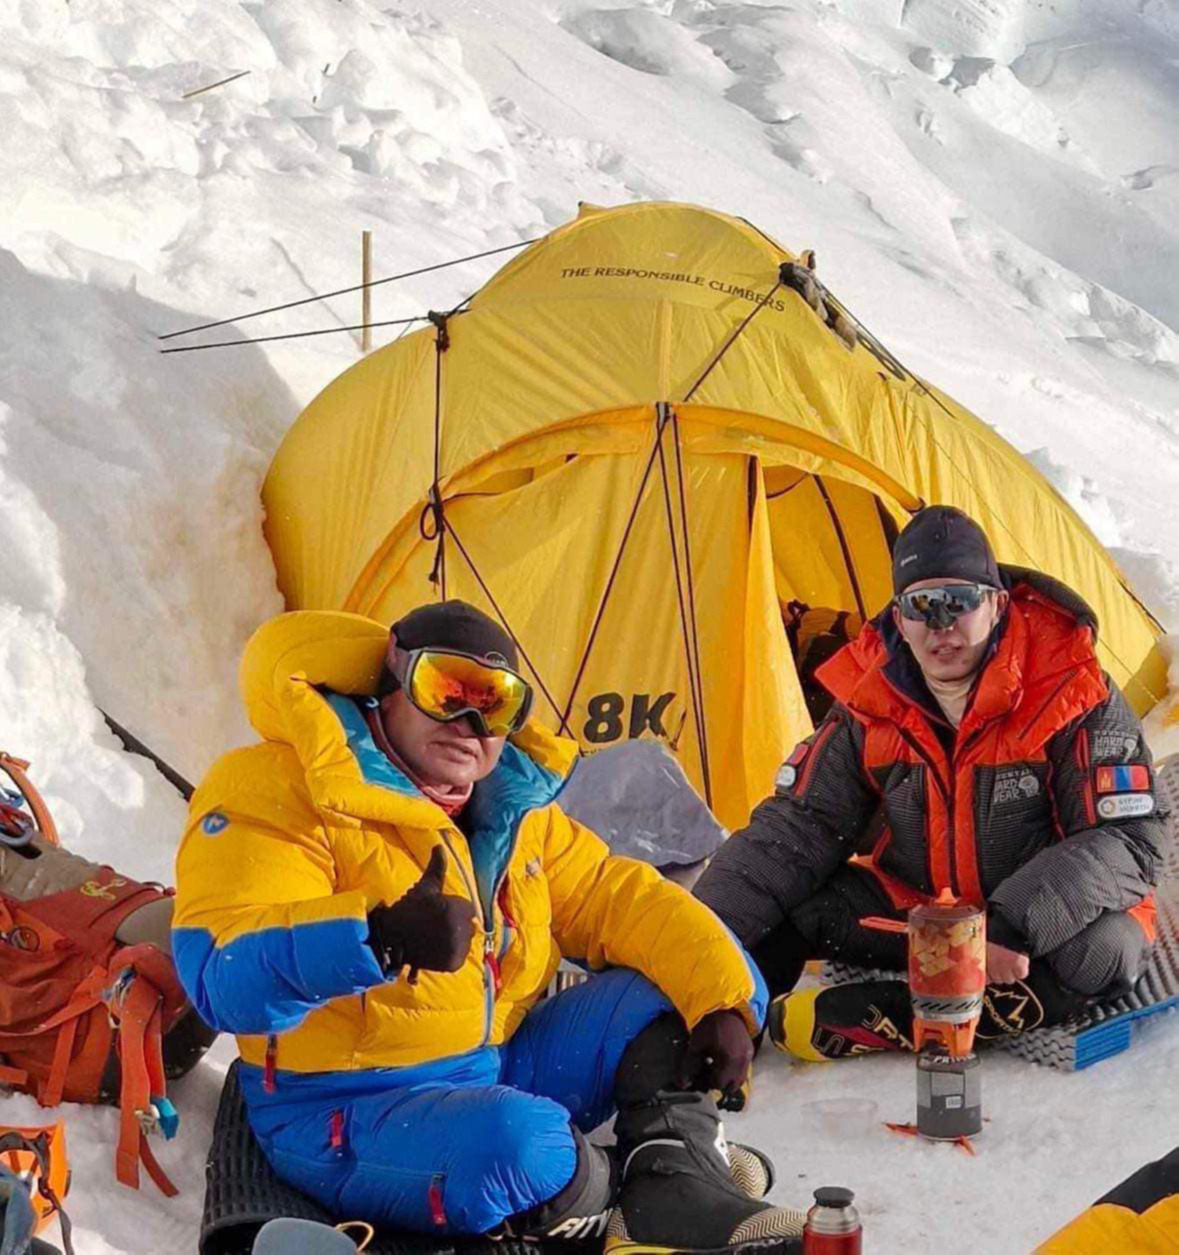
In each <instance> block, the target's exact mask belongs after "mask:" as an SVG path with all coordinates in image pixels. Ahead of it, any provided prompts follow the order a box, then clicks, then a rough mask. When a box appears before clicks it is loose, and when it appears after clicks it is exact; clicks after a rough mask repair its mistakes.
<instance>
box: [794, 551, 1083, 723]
mask: <svg viewBox="0 0 1179 1255" xmlns="http://www.w3.org/2000/svg"><path fill="white" fill-rule="evenodd" d="M999 571H1000V574H1001V575H1002V577H1003V584H1004V587H1005V588H1006V589H1007V591H1008V592H1009V593H1010V594H1011V602H1010V605H1009V607H1008V612H1007V620H1006V622H1005V624H1004V628H1003V632H1002V635H1001V638H1000V641H999V648H998V649H997V650H996V654H995V655H994V656H992V658H991V661H990V662H989V663H987V664H986V665H985V666H984V668H983V672H984V674H986V673H987V672H988V671H990V670H991V668H992V667H993V666H994V664H995V663H996V660H997V659H998V661H999V665H1000V666H1001V667H1002V670H1003V673H1002V674H1001V675H988V689H989V690H990V691H989V692H988V694H987V696H988V698H989V704H992V705H994V707H995V711H996V713H997V712H998V710H999V709H1000V708H1002V707H1004V706H1010V705H1013V704H1014V703H1015V702H1016V701H1017V700H1018V698H1019V696H1020V694H1021V693H1022V692H1024V691H1025V690H1026V689H1028V688H1030V687H1032V686H1033V685H1034V686H1042V685H1046V684H1059V683H1060V682H1061V681H1062V680H1064V679H1067V677H1068V675H1069V674H1070V673H1076V674H1077V675H1078V677H1081V678H1083V679H1084V681H1085V682H1087V683H1091V682H1094V681H1095V680H1096V681H1097V682H1098V683H1100V684H1101V685H1102V686H1104V681H1102V680H1101V678H1100V677H1101V673H1100V667H1099V666H1098V664H1097V655H1096V649H1095V647H1096V643H1097V616H1096V614H1094V612H1093V610H1092V609H1091V608H1090V606H1089V605H1088V604H1087V603H1086V602H1085V600H1084V599H1083V598H1082V597H1080V596H1079V595H1078V594H1077V593H1076V592H1074V591H1073V590H1072V589H1071V588H1069V587H1068V585H1066V584H1064V583H1062V582H1061V581H1060V580H1057V579H1053V577H1052V576H1050V575H1045V574H1043V573H1042V572H1040V571H1033V570H1030V569H1028V568H1025V567H1014V566H1005V565H1000V568H999ZM903 647H904V644H903V640H902V638H901V635H900V632H899V631H898V630H897V628H896V625H895V623H894V622H893V619H892V603H891V602H890V603H889V604H888V605H887V606H885V608H884V609H883V610H882V611H881V612H880V613H879V614H878V615H877V616H876V618H875V619H873V620H872V622H871V623H869V624H868V625H867V626H866V627H865V628H864V630H863V631H862V632H861V633H860V635H859V636H858V637H857V638H856V639H855V640H854V641H852V642H851V643H850V644H848V645H846V646H845V647H844V648H843V649H841V650H840V651H839V653H838V654H836V655H835V657H834V658H832V659H831V660H830V661H829V662H827V663H825V664H824V665H823V666H822V667H820V668H819V671H818V678H819V680H820V681H821V682H822V683H823V684H824V685H825V686H826V688H827V689H828V690H829V691H830V692H831V693H832V694H833V695H834V696H835V698H836V700H837V701H839V702H841V703H843V705H845V706H848V707H849V708H852V709H857V708H858V709H861V710H863V711H865V712H867V713H871V714H889V713H892V714H895V713H896V708H897V703H898V702H903V701H904V699H902V698H900V697H899V696H897V695H896V694H895V691H894V690H893V689H892V688H891V687H890V686H888V684H887V682H886V681H885V679H884V670H885V668H886V667H887V666H888V664H889V663H890V661H891V660H892V659H893V658H894V657H895V655H896V653H897V651H898V650H899V649H902V648H903Z"/></svg>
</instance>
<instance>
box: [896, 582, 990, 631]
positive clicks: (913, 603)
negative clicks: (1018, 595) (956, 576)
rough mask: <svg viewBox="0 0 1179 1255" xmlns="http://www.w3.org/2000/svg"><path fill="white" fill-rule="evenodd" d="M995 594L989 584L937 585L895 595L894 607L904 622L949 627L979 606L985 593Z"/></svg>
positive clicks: (985, 595)
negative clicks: (908, 620) (906, 620)
mask: <svg viewBox="0 0 1179 1255" xmlns="http://www.w3.org/2000/svg"><path fill="white" fill-rule="evenodd" d="M994 592H998V589H995V588H992V587H991V586H990V585H989V584H939V585H937V586H935V587H933V588H918V589H914V590H913V591H912V592H906V593H899V594H898V595H897V599H896V601H897V605H898V606H899V607H900V610H901V614H902V615H904V617H905V618H906V619H912V620H914V621H915V622H918V623H922V622H923V623H925V624H926V626H927V627H935V628H946V627H950V626H951V625H952V624H953V623H954V621H955V620H957V619H959V618H961V616H962V615H964V614H969V613H970V612H971V611H972V610H977V609H978V608H979V606H981V605H982V604H983V601H984V600H985V599H986V597H987V594H988V593H994Z"/></svg>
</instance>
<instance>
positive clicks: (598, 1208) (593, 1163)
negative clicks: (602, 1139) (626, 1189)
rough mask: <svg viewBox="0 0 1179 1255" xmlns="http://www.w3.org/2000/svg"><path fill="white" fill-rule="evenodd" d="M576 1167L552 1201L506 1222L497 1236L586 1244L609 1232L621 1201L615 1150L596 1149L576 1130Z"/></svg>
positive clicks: (519, 1213) (518, 1214)
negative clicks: (615, 1205) (607, 1225)
mask: <svg viewBox="0 0 1179 1255" xmlns="http://www.w3.org/2000/svg"><path fill="white" fill-rule="evenodd" d="M573 1138H574V1141H575V1142H576V1144H577V1166H576V1167H575V1168H574V1170H573V1179H572V1180H571V1181H570V1182H569V1184H568V1185H566V1186H565V1187H564V1188H563V1189H561V1190H560V1191H559V1192H558V1193H556V1194H554V1195H553V1197H552V1198H550V1199H547V1200H546V1201H545V1202H543V1203H538V1204H537V1205H536V1206H535V1207H530V1208H529V1209H528V1210H527V1211H522V1212H517V1213H516V1214H515V1215H514V1216H509V1217H508V1218H507V1220H505V1221H504V1223H503V1226H502V1229H501V1230H500V1231H499V1232H497V1233H496V1237H504V1238H521V1239H523V1240H524V1241H525V1242H562V1241H563V1242H584V1241H586V1240H587V1239H590V1238H600V1237H601V1236H602V1234H603V1233H605V1232H606V1224H607V1222H608V1221H609V1219H610V1214H611V1210H612V1209H613V1207H614V1204H615V1202H617V1200H618V1179H619V1175H620V1174H619V1164H618V1155H617V1154H616V1153H615V1151H614V1148H613V1147H610V1148H609V1149H607V1148H606V1147H603V1146H595V1145H593V1143H591V1142H588V1141H586V1139H585V1137H584V1136H583V1135H582V1133H581V1131H580V1130H579V1129H574V1130H573Z"/></svg>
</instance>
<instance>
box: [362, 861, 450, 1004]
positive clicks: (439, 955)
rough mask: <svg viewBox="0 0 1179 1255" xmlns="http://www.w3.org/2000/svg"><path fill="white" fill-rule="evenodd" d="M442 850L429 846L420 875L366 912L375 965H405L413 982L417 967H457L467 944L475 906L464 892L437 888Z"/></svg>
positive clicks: (391, 970)
mask: <svg viewBox="0 0 1179 1255" xmlns="http://www.w3.org/2000/svg"><path fill="white" fill-rule="evenodd" d="M445 875H446V851H445V850H444V849H443V848H442V846H440V845H436V846H435V847H434V852H433V853H432V854H431V855H430V862H429V863H428V864H427V866H426V870H425V871H424V872H423V873H422V878H421V880H419V881H418V882H417V884H416V885H414V886H413V888H411V889H410V890H409V891H408V892H407V893H406V894H405V895H404V897H401V898H399V899H398V900H397V901H396V902H394V903H393V904H392V906H386V905H384V904H382V905H381V906H375V907H373V909H372V910H371V911H369V913H368V944H369V945H370V946H371V947H372V951H373V953H374V954H375V955H376V956H377V962H378V963H379V964H380V965H381V971H382V972H384V973H385V975H386V976H393V975H395V974H396V973H397V972H399V971H400V970H401V969H402V968H403V967H406V966H408V967H409V969H410V972H409V982H410V984H411V985H412V984H414V983H416V981H417V978H418V969H419V968H423V969H425V970H426V971H427V972H457V971H458V970H459V968H460V967H462V965H463V961H464V960H465V959H466V957H467V952H468V951H469V950H470V948H471V938H472V936H473V935H474V932H475V907H474V905H473V903H471V902H470V900H469V899H467V898H460V897H457V896H456V895H454V894H451V893H443V892H442V880H443V877H444V876H445Z"/></svg>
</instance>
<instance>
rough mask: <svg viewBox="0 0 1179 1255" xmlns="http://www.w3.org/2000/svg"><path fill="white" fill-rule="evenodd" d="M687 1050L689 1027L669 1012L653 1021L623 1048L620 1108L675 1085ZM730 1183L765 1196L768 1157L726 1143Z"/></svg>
mask: <svg viewBox="0 0 1179 1255" xmlns="http://www.w3.org/2000/svg"><path fill="white" fill-rule="evenodd" d="M687 1051H688V1029H687V1026H686V1025H685V1024H684V1021H683V1020H682V1019H681V1018H680V1017H679V1016H678V1015H677V1014H676V1013H675V1012H674V1011H669V1012H666V1013H665V1014H663V1015H661V1016H659V1018H658V1019H656V1020H652V1021H651V1023H650V1024H648V1025H647V1027H646V1028H645V1029H643V1031H642V1032H641V1033H640V1034H639V1035H638V1036H637V1037H636V1038H635V1039H634V1040H633V1041H632V1042H631V1043H630V1044H629V1045H628V1046H627V1048H626V1050H625V1051H623V1054H622V1058H621V1059H620V1060H619V1063H618V1071H617V1072H616V1073H615V1076H614V1101H615V1103H616V1104H617V1105H618V1109H619V1111H622V1110H624V1109H626V1108H628V1107H633V1106H636V1105H641V1104H643V1103H647V1102H650V1101H651V1100H652V1099H654V1098H655V1096H656V1095H657V1094H659V1093H660V1092H662V1091H664V1090H675V1089H677V1088H678V1082H679V1078H680V1075H681V1073H682V1071H683V1066H684V1059H685V1057H686V1055H687ZM729 1167H730V1170H731V1174H732V1180H733V1183H734V1184H735V1185H736V1186H737V1188H738V1189H739V1190H741V1192H742V1193H743V1194H745V1195H746V1196H747V1197H748V1198H764V1197H765V1195H766V1194H768V1193H769V1192H770V1190H771V1189H772V1188H773V1185H774V1165H773V1164H772V1163H771V1162H770V1159H769V1156H768V1155H765V1154H763V1153H762V1152H761V1151H760V1150H756V1149H755V1148H754V1147H752V1146H743V1145H742V1144H741V1143H740V1142H733V1143H731V1144H730V1146H729Z"/></svg>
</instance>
